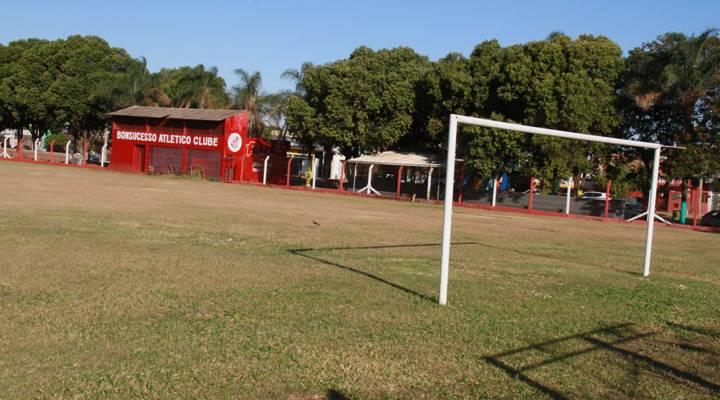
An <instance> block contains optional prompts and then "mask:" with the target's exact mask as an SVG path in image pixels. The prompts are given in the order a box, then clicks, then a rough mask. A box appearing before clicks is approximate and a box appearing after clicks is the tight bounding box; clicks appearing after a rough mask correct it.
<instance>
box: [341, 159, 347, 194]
mask: <svg viewBox="0 0 720 400" xmlns="http://www.w3.org/2000/svg"><path fill="white" fill-rule="evenodd" d="M345 165H346V164H345V160H343V162H342V171H340V191H341V192H344V191H345Z"/></svg>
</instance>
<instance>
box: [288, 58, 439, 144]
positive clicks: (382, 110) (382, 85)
mask: <svg viewBox="0 0 720 400" xmlns="http://www.w3.org/2000/svg"><path fill="white" fill-rule="evenodd" d="M429 68H430V62H429V61H428V60H427V58H426V57H423V56H420V55H418V54H417V53H415V52H414V51H413V50H412V49H409V48H397V49H392V50H379V51H377V52H376V51H374V50H372V49H370V48H367V47H360V48H358V49H356V50H355V51H353V53H352V54H351V55H350V58H348V59H346V60H339V61H336V62H334V63H331V64H326V65H321V66H317V67H313V68H307V69H306V70H305V71H304V76H303V80H302V87H303V88H304V90H305V95H304V96H303V101H304V102H305V104H303V103H301V102H299V101H293V105H292V107H291V106H290V105H289V106H288V109H289V110H290V109H291V108H294V107H297V108H298V109H297V110H293V111H292V112H291V111H288V123H289V125H291V126H293V127H295V128H293V133H299V132H296V131H295V129H297V127H300V126H307V124H306V123H305V122H304V121H306V120H307V119H306V118H305V117H306V116H307V115H309V114H308V110H309V109H308V108H307V107H306V105H307V106H308V107H309V108H310V109H312V115H313V118H312V120H313V121H314V123H315V127H314V129H315V132H314V137H315V138H316V140H317V141H318V142H319V143H320V144H323V145H325V146H335V145H338V146H345V147H353V148H354V149H355V150H357V151H368V152H372V151H381V150H385V149H387V148H389V147H390V146H393V145H395V144H397V143H398V142H399V141H400V139H401V138H402V137H403V136H405V135H406V134H407V133H408V131H409V130H410V129H411V128H412V124H413V118H414V114H415V94H416V93H415V86H416V83H417V81H418V80H419V79H420V77H421V76H422V74H423V73H424V72H425V71H426V70H427V69H429ZM297 115H300V116H302V118H303V121H296V120H294V118H295V116H297ZM299 134H302V135H310V133H309V132H302V133H299Z"/></svg>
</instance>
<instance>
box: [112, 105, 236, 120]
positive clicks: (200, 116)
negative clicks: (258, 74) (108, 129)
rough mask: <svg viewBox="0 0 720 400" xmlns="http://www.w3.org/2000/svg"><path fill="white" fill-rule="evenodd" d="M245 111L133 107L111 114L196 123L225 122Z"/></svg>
mask: <svg viewBox="0 0 720 400" xmlns="http://www.w3.org/2000/svg"><path fill="white" fill-rule="evenodd" d="M243 112H244V111H243V110H219V109H215V110H211V109H200V108H174V107H149V106H131V107H128V108H123V109H122V110H117V111H113V112H111V113H109V114H108V115H111V116H114V117H115V116H116V117H139V118H168V119H190V120H195V121H223V120H225V119H227V118H229V117H231V116H233V115H235V114H240V113H243Z"/></svg>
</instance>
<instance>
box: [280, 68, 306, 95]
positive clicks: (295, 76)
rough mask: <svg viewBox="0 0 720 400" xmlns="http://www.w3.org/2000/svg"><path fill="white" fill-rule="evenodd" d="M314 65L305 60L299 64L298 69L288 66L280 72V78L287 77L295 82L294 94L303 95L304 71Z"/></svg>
mask: <svg viewBox="0 0 720 400" xmlns="http://www.w3.org/2000/svg"><path fill="white" fill-rule="evenodd" d="M313 67H314V65H313V63H311V62H310V61H305V62H304V63H302V65H301V66H300V69H299V70H298V69H295V68H288V69H286V70H285V72H283V73H282V74H280V79H288V80H290V81H293V82H295V94H297V95H299V96H304V95H305V86H304V85H303V79H304V78H305V73H306V72H307V71H308V70H309V69H311V68H313Z"/></svg>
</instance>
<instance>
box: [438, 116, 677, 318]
mask: <svg viewBox="0 0 720 400" xmlns="http://www.w3.org/2000/svg"><path fill="white" fill-rule="evenodd" d="M458 124H466V125H475V126H482V127H486V128H495V129H502V130H506V131H515V132H525V133H532V134H536V135H546V136H555V137H561V138H566V139H576V140H585V141H589V142H599V143H606V144H615V145H620V146H629V147H642V148H645V149H653V150H654V151H655V157H654V160H653V167H652V184H651V185H650V196H649V197H650V198H649V199H648V216H647V237H646V238H645V265H644V267H643V276H648V275H650V259H651V256H652V241H653V229H654V223H655V196H656V195H657V182H658V172H659V165H660V149H661V148H662V147H663V146H662V145H660V144H657V143H649V142H641V141H637V140H626V139H616V138H611V137H605V136H596V135H588V134H585V133H575V132H566V131H560V130H556V129H547V128H538V127H535V126H527V125H520V124H511V123H507V122H499V121H493V120H489V119H483V118H475V117H467V116H464V115H455V114H451V115H450V129H449V132H448V148H447V149H448V154H447V165H446V169H445V171H446V175H445V203H444V211H445V217H444V220H443V239H442V254H441V257H440V296H439V298H438V302H439V303H440V305H445V304H447V291H448V273H449V268H450V236H451V233H452V232H451V231H452V208H453V193H454V188H455V150H456V149H455V148H456V142H457V127H458Z"/></svg>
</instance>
